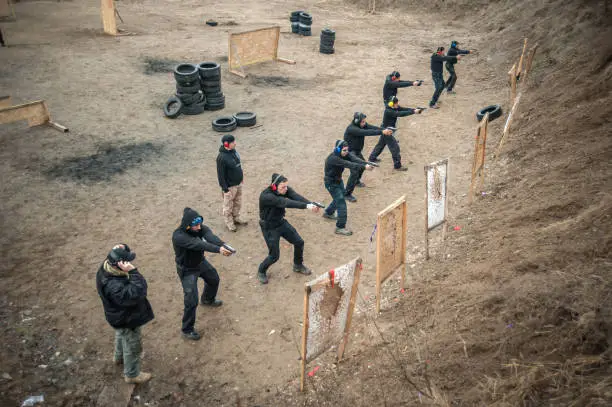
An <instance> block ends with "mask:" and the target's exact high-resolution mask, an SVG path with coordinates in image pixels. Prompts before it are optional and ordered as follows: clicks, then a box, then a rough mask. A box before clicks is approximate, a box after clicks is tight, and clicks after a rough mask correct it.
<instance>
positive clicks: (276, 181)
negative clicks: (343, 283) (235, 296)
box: [257, 173, 319, 284]
mask: <svg viewBox="0 0 612 407" xmlns="http://www.w3.org/2000/svg"><path fill="white" fill-rule="evenodd" d="M287 208H296V209H309V210H311V211H313V212H318V211H319V207H318V206H316V205H314V204H313V203H312V201H309V200H308V199H306V198H304V197H303V196H301V195H300V194H298V193H297V192H295V191H294V190H293V188H291V187H290V186H289V183H288V180H287V178H286V177H284V176H283V175H282V174H276V173H275V174H272V179H271V181H270V185H269V186H268V187H267V188H266V189H264V190H263V191H262V192H261V194H260V195H259V219H260V220H259V226H260V227H261V233H262V234H263V237H264V240H265V241H266V245H267V246H268V256H267V257H266V258H265V259H264V261H262V262H261V264H260V265H259V269H258V270H257V278H258V279H259V282H260V283H262V284H268V275H267V271H268V268H270V266H271V265H273V264H274V263H276V262H277V261H278V259H279V257H280V238H281V237H282V238H283V239H285V240H286V241H288V242H289V243H291V244H292V245H293V271H294V272H296V273H301V274H304V275H310V274H311V273H312V272H311V270H310V269H309V268H308V267H306V266H305V265H304V240H303V239H302V237H301V236H300V235H299V233H298V232H297V230H295V228H294V227H293V226H292V225H291V224H290V223H289V222H287V220H286V219H285V210H286V209H287Z"/></svg>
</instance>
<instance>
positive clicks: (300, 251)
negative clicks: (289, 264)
mask: <svg viewBox="0 0 612 407" xmlns="http://www.w3.org/2000/svg"><path fill="white" fill-rule="evenodd" d="M259 225H260V226H261V233H263V237H264V240H265V241H266V245H267V246H268V257H266V258H265V259H264V261H262V262H261V264H260V265H259V272H260V273H261V274H266V271H268V268H270V266H271V265H273V264H274V263H276V262H277V261H278V259H279V257H280V238H281V237H282V238H284V239H285V240H286V241H288V242H289V243H291V244H292V245H293V264H297V265H300V264H302V263H303V262H304V239H302V237H301V236H300V234H299V233H298V232H297V230H295V228H294V227H293V226H291V224H290V223H289V222H287V221H286V220H285V221H283V224H282V225H280V226H279V227H276V228H271V229H268V228H266V227H264V225H263V224H261V223H260V224H259Z"/></svg>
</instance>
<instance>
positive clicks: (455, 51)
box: [444, 41, 471, 94]
mask: <svg viewBox="0 0 612 407" xmlns="http://www.w3.org/2000/svg"><path fill="white" fill-rule="evenodd" d="M457 45H459V43H458V42H457V41H451V45H450V48H449V49H448V51H447V52H446V56H447V57H456V56H457V55H466V54H469V53H471V51H470V50H469V49H465V50H464V49H459V48H458V47H457ZM444 66H445V67H446V70H447V71H448V73H449V75H450V76H449V77H448V80H447V81H446V84H445V86H446V93H451V94H454V93H455V91H454V90H453V88H454V87H455V83H456V82H457V74H456V73H455V63H454V62H452V61H446V64H445V65H444Z"/></svg>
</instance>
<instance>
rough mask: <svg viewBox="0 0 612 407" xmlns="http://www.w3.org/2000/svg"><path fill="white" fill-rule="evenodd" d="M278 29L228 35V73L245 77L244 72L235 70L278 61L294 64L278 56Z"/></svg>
mask: <svg viewBox="0 0 612 407" xmlns="http://www.w3.org/2000/svg"><path fill="white" fill-rule="evenodd" d="M279 38H280V27H278V26H275V27H267V28H260V29H258V30H252V31H245V32H239V33H231V34H230V35H229V51H228V53H229V57H228V62H229V71H230V72H231V73H233V74H236V75H238V76H242V77H246V74H245V73H244V72H239V71H237V70H236V69H238V68H240V69H242V67H245V66H247V65H252V64H257V63H260V62H266V61H280V62H285V63H288V64H295V61H292V60H290V59H285V58H280V57H279V56H278V41H279Z"/></svg>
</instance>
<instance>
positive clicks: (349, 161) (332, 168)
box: [323, 151, 367, 184]
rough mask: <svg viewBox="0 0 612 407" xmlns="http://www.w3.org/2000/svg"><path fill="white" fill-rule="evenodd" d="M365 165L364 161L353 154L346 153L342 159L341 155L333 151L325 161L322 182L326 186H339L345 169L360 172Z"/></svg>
mask: <svg viewBox="0 0 612 407" xmlns="http://www.w3.org/2000/svg"><path fill="white" fill-rule="evenodd" d="M366 164H367V162H366V161H363V160H362V159H360V158H359V157H357V156H356V155H354V154H351V153H348V154H347V155H346V156H344V157H342V155H341V154H339V153H336V152H335V151H334V152H333V153H331V154H330V155H328V156H327V158H326V159H325V177H324V178H323V180H324V182H325V183H326V184H339V183H340V182H342V173H343V172H344V169H345V168H349V169H351V170H360V169H364V168H365V166H366Z"/></svg>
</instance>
